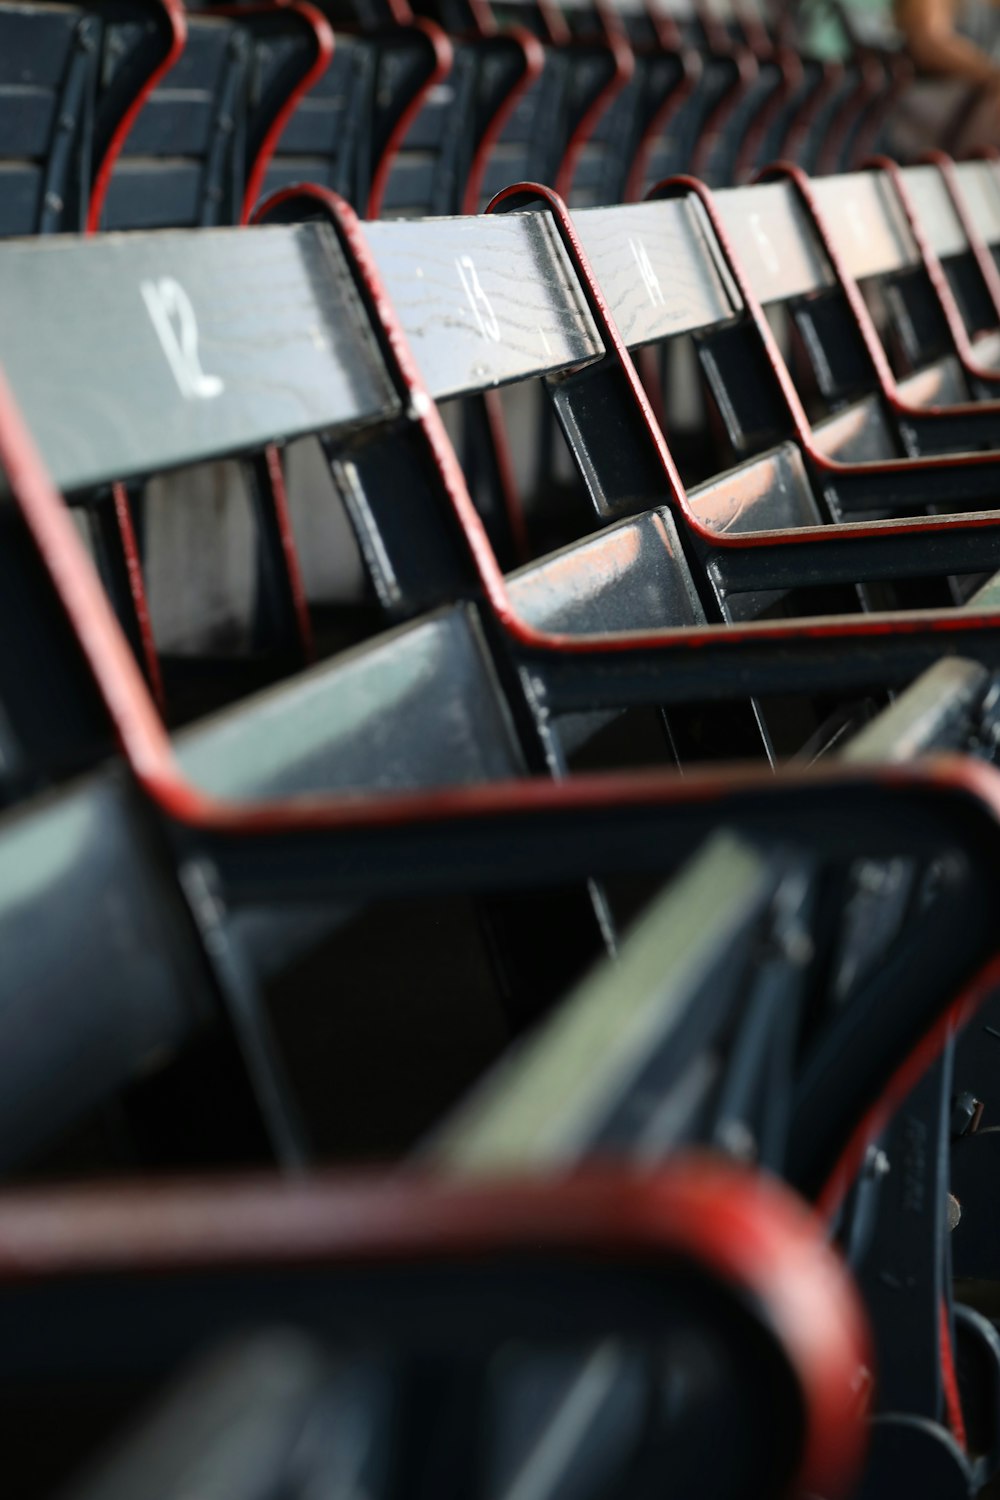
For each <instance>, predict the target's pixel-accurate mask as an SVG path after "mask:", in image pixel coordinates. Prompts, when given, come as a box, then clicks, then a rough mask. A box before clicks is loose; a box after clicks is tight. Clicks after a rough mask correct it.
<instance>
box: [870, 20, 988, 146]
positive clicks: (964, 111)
mask: <svg viewBox="0 0 1000 1500" xmlns="http://www.w3.org/2000/svg"><path fill="white" fill-rule="evenodd" d="M893 19H894V20H895V23H896V27H897V29H898V31H899V33H900V38H901V40H902V42H903V43H904V45H905V46H906V49H907V51H908V53H909V55H910V58H911V59H912V61H913V64H914V67H915V68H916V78H915V79H914V82H913V84H912V86H911V87H910V88H909V89H907V91H906V93H905V94H904V96H903V98H902V100H901V101H900V105H899V109H898V114H897V117H896V119H894V121H893V140H894V144H895V143H896V141H897V140H898V143H899V147H900V149H901V151H902V152H903V153H906V152H909V153H910V154H916V153H917V152H918V151H921V150H925V149H926V148H927V147H929V146H947V148H948V149H949V150H951V151H952V152H954V153H955V154H957V155H962V154H964V153H967V152H969V151H973V150H976V149H977V148H980V147H983V146H997V147H1000V7H998V5H997V4H996V3H990V0H895V4H894V6H893Z"/></svg>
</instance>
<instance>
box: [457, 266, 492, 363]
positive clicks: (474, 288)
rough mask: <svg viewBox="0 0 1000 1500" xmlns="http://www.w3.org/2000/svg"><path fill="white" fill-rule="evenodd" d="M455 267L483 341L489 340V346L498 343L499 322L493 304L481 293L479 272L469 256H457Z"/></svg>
mask: <svg viewBox="0 0 1000 1500" xmlns="http://www.w3.org/2000/svg"><path fill="white" fill-rule="evenodd" d="M455 266H456V268H457V270H458V276H459V280H460V281H461V283H462V290H463V291H464V293H465V295H466V297H467V298H468V302H469V306H470V307H471V308H472V316H473V317H474V318H475V320H476V325H477V327H478V328H479V332H480V333H481V334H482V336H483V338H484V339H489V341H490V343H491V344H499V342H500V320H499V319H498V317H497V315H496V313H495V312H494V311H493V304H492V303H491V302H490V299H489V297H487V295H486V293H485V292H484V291H483V286H482V282H481V281H480V280H479V272H478V271H477V270H476V267H475V265H474V263H473V260H472V256H471V255H459V256H456V258H455Z"/></svg>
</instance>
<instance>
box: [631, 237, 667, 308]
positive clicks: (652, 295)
mask: <svg viewBox="0 0 1000 1500" xmlns="http://www.w3.org/2000/svg"><path fill="white" fill-rule="evenodd" d="M628 247H629V249H630V250H631V252H632V257H633V259H634V260H635V263H636V266H637V267H638V271H639V275H640V276H641V277H642V280H643V285H644V286H645V288H646V291H647V292H648V293H649V300H650V302H652V304H653V306H654V307H666V305H667V299H666V297H664V295H663V288H662V287H661V285H660V278H659V276H657V274H656V272H655V270H654V269H653V262H652V261H651V260H650V258H649V251H648V250H647V249H646V246H645V244H644V242H643V241H642V240H634V239H632V238H631V236H630V237H629V242H628Z"/></svg>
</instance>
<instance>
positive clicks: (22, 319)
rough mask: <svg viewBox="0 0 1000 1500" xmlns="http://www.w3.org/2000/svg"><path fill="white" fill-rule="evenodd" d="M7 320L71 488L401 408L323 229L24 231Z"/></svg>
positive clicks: (48, 450) (39, 421)
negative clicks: (39, 234)
mask: <svg viewBox="0 0 1000 1500" xmlns="http://www.w3.org/2000/svg"><path fill="white" fill-rule="evenodd" d="M82 286H86V288H87V295H86V296H85V297H82V296H81V295H80V288H81V287H82ZM0 326H2V328H3V330H4V332H3V368H4V370H5V373H6V376H7V379H8V381H9V382H10V383H11V385H12V386H13V388H14V392H15V394H16V398H17V400H18V402H19V404H20V406H21V408H22V410H23V412H24V413H25V416H26V417H27V420H28V422H29V423H30V425H31V428H32V431H33V433H34V435H35V439H36V441H37V442H38V444H39V446H40V447H41V449H42V452H43V454H44V457H45V461H46V464H47V466H48V468H49V470H50V472H51V473H52V476H53V478H54V479H55V481H56V483H57V484H59V485H60V486H61V487H62V488H63V489H66V490H74V489H82V488H85V487H86V486H88V485H93V484H98V483H102V482H106V481H108V480H113V479H126V478H129V477H131V476H133V475H137V474H148V473H155V472H157V471H159V470H162V469H168V468H171V467H175V466H179V465H182V464H189V463H194V462H197V461H198V460H199V459H204V458H209V457H214V456H221V455H223V454H226V453H231V452H238V451H240V450H241V449H247V448H250V449H253V448H256V447H263V446H264V444H265V443H266V442H268V441H269V440H271V439H274V438H281V437H294V436H296V435H298V434H300V433H307V432H315V431H316V430H318V429H323V428H333V429H334V430H337V429H341V428H344V427H353V426H357V425H364V424H365V423H366V422H369V421H371V420H373V419H374V418H376V417H378V416H384V415H385V414H387V413H388V412H391V411H392V410H393V408H394V404H395V403H394V397H393V395H392V393H391V391H390V388H389V385H388V380H387V377H386V376H385V374H384V372H383V370H382V368H381V364H380V362H379V359H378V355H377V353H376V351H375V348H374V344H373V341H372V337H371V334H370V332H369V331H368V327H367V325H366V323H365V322H364V320H363V317H362V314H361V310H360V306H359V304H358V302H357V299H356V296H355V295H354V293H353V291H352V288H351V286H350V283H349V280H348V277H347V274H346V270H345V269H344V268H343V266H342V262H341V260H340V256H339V252H338V250H337V247H336V245H335V244H334V243H333V241H332V238H331V236H330V235H329V232H328V231H327V230H325V229H324V228H323V227H321V226H318V225H305V226H302V227H300V228H295V229H280V228H279V229H262V230H255V231H254V232H253V233H245V232H243V231H240V230H218V231H211V232H199V233H198V234H197V235H186V234H184V233H183V232H173V231H166V232H164V233H159V234H148V235H147V234H131V235H127V236H123V235H102V236H101V237H100V238H99V239H91V240H79V239H56V238H52V239H49V240H46V241H43V242H39V243H28V242H23V243H22V242H18V241H12V242H11V243H10V244H7V245H3V246H0ZM109 331H111V332H113V337H108V334H109ZM126 412H127V415H126Z"/></svg>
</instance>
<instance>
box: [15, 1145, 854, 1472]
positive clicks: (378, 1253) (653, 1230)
mask: <svg viewBox="0 0 1000 1500" xmlns="http://www.w3.org/2000/svg"><path fill="white" fill-rule="evenodd" d="M525 1254H527V1255H531V1256H532V1257H546V1258H547V1257H553V1256H554V1257H558V1258H560V1259H567V1258H572V1257H576V1258H584V1259H589V1260H595V1259H596V1260H599V1261H602V1262H605V1263H608V1262H619V1263H622V1264H624V1265H625V1266H628V1265H629V1264H630V1263H634V1262H637V1261H638V1262H643V1261H644V1262H646V1263H647V1264H649V1262H650V1260H651V1259H652V1260H653V1261H654V1262H656V1261H662V1262H664V1263H665V1264H667V1265H669V1262H670V1261H671V1260H676V1261H680V1262H681V1263H685V1262H686V1263H688V1264H691V1263H693V1264H694V1265H696V1266H698V1267H699V1268H700V1269H702V1270H703V1271H704V1272H706V1273H707V1274H709V1275H711V1276H713V1277H715V1278H717V1279H718V1281H719V1282H721V1283H724V1284H725V1285H726V1286H727V1287H728V1289H729V1290H730V1291H731V1292H733V1293H735V1295H736V1296H738V1297H740V1298H744V1299H746V1301H747V1302H748V1303H749V1305H750V1306H751V1307H752V1308H753V1309H754V1311H755V1313H756V1314H757V1316H759V1317H760V1318H761V1320H762V1321H763V1322H764V1323H765V1324H766V1325H767V1326H768V1327H769V1330H770V1331H771V1332H772V1333H773V1334H774V1336H775V1337H776V1338H777V1340H778V1342H779V1343H780V1344H781V1345H782V1346H783V1348H784V1350H785V1353H786V1356H787V1358H788V1361H789V1364H790V1366H791V1368H792V1370H793V1372H794V1374H795V1376H796V1377H797V1381H798V1384H799V1388H800V1390H801V1392H802V1397H803V1407H804V1413H803V1416H804V1445H803V1452H802V1458H801V1462H800V1466H799V1470H798V1474H797V1476H796V1482H795V1485H794V1487H793V1491H792V1493H794V1494H799V1493H802V1492H803V1491H813V1492H822V1493H823V1494H825V1495H826V1494H829V1495H830V1496H831V1497H832V1496H834V1495H846V1494H847V1493H849V1491H850V1487H851V1484H852V1483H853V1481H854V1479H855V1478H856V1477H857V1474H858V1470H859V1468H860V1464H861V1460H862V1458H863V1454H864V1450H865V1446H866V1432H865V1415H866V1406H867V1399H868V1395H869V1392H870V1388H871V1377H870V1371H871V1364H872V1345H871V1338H870V1334H869V1331H868V1326H867V1319H866V1316H865V1313H864V1309H863V1306H862V1304H861V1300H860V1297H859V1296H858V1293H857V1291H856V1289H855V1287H854V1284H853V1282H852V1280H851V1278H850V1276H849V1275H848V1273H847V1271H846V1270H845V1269H844V1267H843V1265H842V1263H841V1262H840V1260H839V1257H838V1256H837V1255H836V1254H835V1252H834V1251H833V1250H831V1249H830V1248H829V1247H828V1246H827V1245H826V1243H825V1240H824V1237H823V1231H822V1226H821V1224H820V1223H819V1222H818V1221H817V1219H816V1218H815V1217H814V1216H813V1215H812V1214H810V1213H809V1211H808V1210H807V1209H806V1208H805V1206H804V1205H803V1204H802V1203H801V1202H800V1201H799V1200H798V1199H797V1198H796V1197H795V1196H794V1195H793V1194H792V1193H791V1192H789V1191H788V1189H786V1188H784V1187H783V1186H782V1185H781V1184H779V1183H777V1182H775V1181H773V1180H770V1179H767V1178H764V1177H763V1176H761V1175H760V1174H758V1173H753V1172H751V1171H748V1170H746V1169H744V1168H739V1167H735V1166H732V1165H730V1164H728V1163H726V1162H724V1161H723V1160H721V1159H719V1158H717V1157H713V1156H711V1155H709V1154H708V1153H694V1152H692V1153H689V1154H686V1155H685V1156H683V1157H678V1158H676V1159H675V1160H673V1161H672V1162H671V1163H670V1164H669V1165H668V1166H666V1167H664V1168H661V1169H659V1170H657V1171H655V1172H649V1171H647V1172H641V1173H639V1172H635V1171H632V1170H623V1169H614V1168H610V1167H606V1166H605V1167H600V1166H592V1167H588V1168H585V1169H583V1170H580V1171H577V1172H574V1173H572V1174H571V1175H567V1176H563V1177H562V1178H560V1179H559V1180H557V1181H552V1180H551V1179H550V1178H549V1177H548V1176H547V1175H543V1176H539V1177H536V1178H528V1179H525V1178H500V1179H497V1180H494V1181H486V1182H461V1181H457V1180H456V1181H452V1182H449V1181H448V1180H446V1179H442V1178H441V1177H439V1176H435V1175H432V1174H430V1173H428V1172H426V1171H416V1170H410V1171H405V1172H396V1173H394V1174H392V1175H391V1176H390V1175H389V1174H385V1175H383V1176H368V1177H359V1176H356V1177H353V1178H352V1177H349V1176H346V1175H340V1176H334V1175H331V1174H322V1175H319V1176H317V1177H314V1178H312V1179H308V1180H301V1179H300V1180H298V1181H295V1180H291V1181H286V1182H280V1181H274V1180H272V1179H267V1178H264V1179H261V1178H253V1177H248V1178H242V1179H225V1178H222V1179H211V1178H207V1179H203V1180H201V1181H200V1182H190V1183H180V1184H177V1183H174V1184H165V1185H160V1186H153V1187H151V1186H148V1185H146V1186H139V1185H131V1186H129V1185H124V1186H116V1187H113V1188H103V1187H102V1188H75V1189H74V1188H63V1189H59V1190H55V1191H53V1190H51V1189H45V1188H42V1189H21V1190H17V1189H15V1190H13V1191H9V1192H7V1193H5V1194H4V1195H3V1196H2V1197H0V1279H2V1280H3V1281H5V1282H22V1283H23V1282H36V1283H37V1282H43V1283H44V1282H50V1281H54V1280H56V1279H58V1278H60V1277H65V1276H72V1277H86V1276H88V1275H99V1276H103V1275H108V1274H118V1275H123V1274H125V1275H136V1274H145V1275H157V1276H162V1275H164V1274H166V1275H171V1274H173V1275H176V1274H179V1273H182V1272H184V1271H188V1270H192V1269H203V1268H205V1269H209V1270H213V1269H240V1270H246V1269H248V1268H249V1269H253V1268H264V1267H271V1266H278V1265H283V1266H291V1267H297V1266H308V1265H321V1266H325V1267H328V1268H330V1269H335V1268H337V1267H340V1266H345V1267H346V1266H351V1265H357V1264H358V1263H365V1264H368V1265H371V1264H375V1265H385V1264H393V1263H398V1262H400V1261H413V1260H418V1261H422V1262H434V1261H444V1262H448V1261H449V1260H451V1261H454V1260H463V1261H466V1262H468V1261H469V1260H470V1259H471V1260H473V1261H484V1260H487V1259H488V1260H496V1259H497V1258H498V1257H500V1258H502V1257H504V1256H506V1255H519V1256H523V1255H525Z"/></svg>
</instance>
